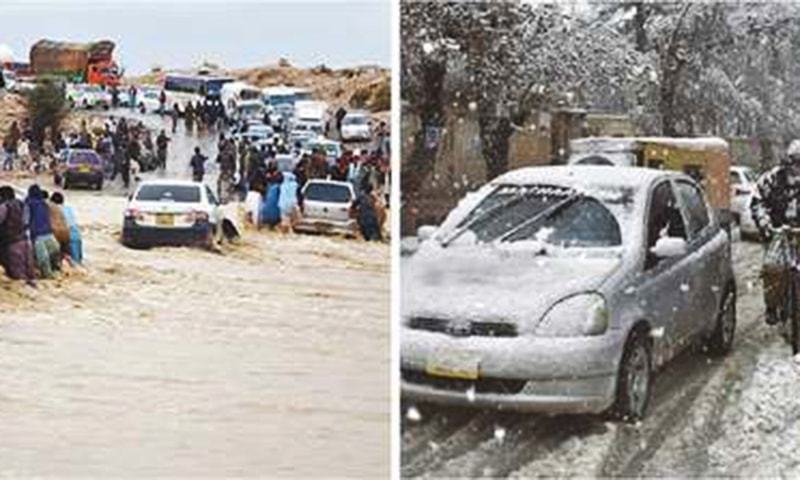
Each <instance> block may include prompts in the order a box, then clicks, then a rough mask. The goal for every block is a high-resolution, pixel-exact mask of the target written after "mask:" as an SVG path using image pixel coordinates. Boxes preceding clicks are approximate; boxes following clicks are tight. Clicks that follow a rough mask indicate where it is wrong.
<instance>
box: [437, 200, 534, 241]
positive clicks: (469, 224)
mask: <svg viewBox="0 0 800 480" xmlns="http://www.w3.org/2000/svg"><path fill="white" fill-rule="evenodd" d="M499 188H500V187H498V189H499ZM531 194H532V192H520V193H517V194H516V195H514V196H513V197H511V198H509V199H508V200H506V201H505V202H501V203H498V204H497V205H495V206H493V207H490V208H487V209H486V210H484V211H483V212H480V213H477V214H475V216H474V217H472V218H471V219H469V221H467V222H465V223H464V224H462V225H461V226H459V227H456V229H455V230H454V231H453V233H452V234H450V235H449V236H448V237H447V238H445V239H444V240H442V242H441V244H442V246H443V247H446V246H448V245H450V243H451V242H452V241H453V240H455V239H456V238H458V237H460V236H461V234H462V233H464V232H466V231H467V230H469V228H470V227H472V226H473V225H475V224H476V223H478V222H480V221H481V220H483V219H485V218H487V217H488V216H489V215H491V214H493V213H495V212H497V211H498V210H502V209H503V208H506V207H508V206H510V205H513V204H515V203H516V202H519V201H521V200H524V199H525V198H526V197H528V196H529V195H531Z"/></svg>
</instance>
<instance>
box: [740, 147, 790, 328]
mask: <svg viewBox="0 0 800 480" xmlns="http://www.w3.org/2000/svg"><path fill="white" fill-rule="evenodd" d="M786 154H787V157H786V160H785V161H784V162H783V164H782V165H780V166H777V167H775V168H773V169H772V170H770V171H768V172H766V173H764V174H762V175H761V177H759V179H758V182H757V185H756V191H755V193H754V195H753V199H752V201H751V203H750V212H751V214H752V216H753V221H754V222H755V224H756V226H757V227H758V230H759V232H760V233H761V238H762V239H763V240H764V241H765V243H767V244H768V245H767V248H766V251H767V254H766V255H765V257H764V265H763V270H762V278H763V280H764V303H765V304H766V307H767V312H766V322H767V324H770V325H773V324H776V323H778V322H783V321H785V319H786V316H787V315H786V314H787V313H788V312H786V311H785V308H783V306H784V305H785V298H784V294H785V292H786V290H787V289H786V282H788V281H789V279H788V278H786V271H787V268H786V265H785V263H784V262H785V260H786V259H787V258H788V255H785V254H784V252H785V251H786V248H787V247H788V243H787V242H788V241H789V240H791V238H789V237H786V236H784V235H782V234H776V231H778V229H780V228H781V227H794V228H798V227H800V140H794V141H793V142H792V143H791V144H790V145H789V149H788V150H787V152H786Z"/></svg>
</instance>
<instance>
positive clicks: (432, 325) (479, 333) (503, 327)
mask: <svg viewBox="0 0 800 480" xmlns="http://www.w3.org/2000/svg"><path fill="white" fill-rule="evenodd" d="M408 327H409V328H412V329H414V330H427V331H429V332H440V333H446V334H448V335H452V336H454V337H473V336H474V337H516V336H517V326H516V325H514V324H513V323H508V322H454V321H451V320H445V319H441V318H429V317H413V318H412V319H411V320H410V321H409V322H408Z"/></svg>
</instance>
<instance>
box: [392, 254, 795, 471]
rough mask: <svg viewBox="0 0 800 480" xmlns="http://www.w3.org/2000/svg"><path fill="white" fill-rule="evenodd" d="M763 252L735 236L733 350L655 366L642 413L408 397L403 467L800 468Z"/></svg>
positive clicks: (790, 364)
mask: <svg viewBox="0 0 800 480" xmlns="http://www.w3.org/2000/svg"><path fill="white" fill-rule="evenodd" d="M761 258H762V249H761V246H760V245H758V244H754V243H744V242H738V243H736V244H734V262H735V263H734V269H735V271H736V275H737V288H738V293H739V298H738V305H737V308H738V319H737V321H738V325H737V331H736V339H735V343H734V349H733V351H732V352H731V354H730V355H728V356H727V357H725V358H722V359H715V358H710V357H708V356H707V355H705V354H703V353H702V352H699V351H687V352H684V353H683V354H681V355H679V356H678V357H677V358H676V359H675V360H674V361H673V362H671V363H670V364H669V365H668V366H667V367H666V368H665V369H664V370H662V371H660V372H659V374H658V375H657V376H656V379H655V384H654V392H653V393H654V396H653V399H652V402H651V404H650V408H649V413H648V416H647V418H646V419H645V420H644V421H643V422H640V423H638V424H636V425H628V424H622V423H616V422H612V421H608V420H607V419H605V418H603V417H602V416H556V417H547V416H543V415H522V414H516V413H498V412H495V411H489V410H485V411H481V410H476V409H453V408H447V407H438V406H431V405H406V406H405V409H404V410H403V415H404V418H405V420H404V421H403V425H402V447H401V448H402V455H401V457H402V460H401V462H402V475H403V476H404V477H417V476H420V477H426V478H433V477H438V478H451V477H460V476H493V477H515V478H529V477H542V476H544V477H553V476H558V477H565V476H579V477H586V476H625V477H658V476H672V477H674V476H679V477H697V476H700V477H707V476H745V477H748V476H751V477H752V476H755V477H763V476H765V475H766V476H776V477H777V476H781V477H797V476H800V463H798V461H797V453H796V452H797V448H798V447H799V446H800V444H799V443H798V438H800V437H798V434H800V399H798V397H797V391H798V390H797V385H798V384H800V383H799V382H800V364H798V362H796V361H795V360H793V359H792V357H791V350H790V348H789V346H788V344H787V343H786V342H784V341H783V339H782V338H781V337H780V334H779V331H778V329H777V328H770V327H767V326H766V324H765V323H764V321H763V310H764V307H763V302H762V291H761V285H760V280H759V274H758V272H759V269H760V266H761Z"/></svg>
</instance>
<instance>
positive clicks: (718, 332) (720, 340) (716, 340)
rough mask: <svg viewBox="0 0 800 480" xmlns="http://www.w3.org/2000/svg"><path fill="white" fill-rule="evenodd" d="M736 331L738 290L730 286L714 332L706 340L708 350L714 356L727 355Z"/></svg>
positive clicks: (723, 299)
mask: <svg viewBox="0 0 800 480" xmlns="http://www.w3.org/2000/svg"><path fill="white" fill-rule="evenodd" d="M735 331H736V290H735V289H734V288H733V287H728V288H727V290H726V292H725V296H724V297H723V298H722V304H721V305H720V311H719V313H718V314H717V323H716V326H715V327H714V333H712V334H711V337H709V339H708V340H707V342H706V346H707V347H708V351H709V352H710V353H711V355H714V356H723V355H727V354H728V352H730V351H731V348H733V336H734V333H735Z"/></svg>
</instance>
